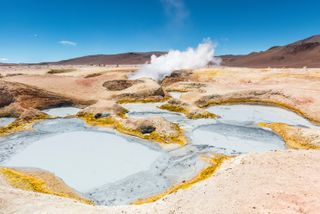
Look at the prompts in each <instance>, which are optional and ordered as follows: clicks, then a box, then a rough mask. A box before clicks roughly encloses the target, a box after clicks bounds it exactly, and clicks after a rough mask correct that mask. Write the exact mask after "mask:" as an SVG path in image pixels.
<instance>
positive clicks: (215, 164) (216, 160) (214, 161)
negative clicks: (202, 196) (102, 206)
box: [133, 155, 230, 205]
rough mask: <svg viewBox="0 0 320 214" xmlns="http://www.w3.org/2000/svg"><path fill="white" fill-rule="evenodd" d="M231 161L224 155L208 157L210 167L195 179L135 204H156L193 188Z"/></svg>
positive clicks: (139, 200)
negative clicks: (175, 193)
mask: <svg viewBox="0 0 320 214" xmlns="http://www.w3.org/2000/svg"><path fill="white" fill-rule="evenodd" d="M229 159H230V157H227V156H223V155H215V156H214V157H210V158H209V157H206V158H205V160H206V161H208V162H209V166H208V167H206V168H205V169H203V170H202V171H201V172H200V173H199V174H198V175H196V176H195V177H194V178H192V179H190V180H187V181H184V182H183V183H181V184H177V185H175V186H173V187H171V188H169V189H168V190H167V191H165V192H162V193H159V194H157V195H154V196H150V197H148V198H142V199H138V200H137V201H135V202H134V203H133V204H136V205H139V204H145V203H151V202H155V201H157V200H159V199H161V198H163V197H165V196H166V195H169V194H172V193H174V192H177V191H178V190H180V189H187V188H189V187H191V186H192V185H194V184H195V183H198V182H200V181H202V180H205V179H207V178H209V177H210V176H212V175H213V174H214V173H215V172H216V171H217V169H218V168H219V167H220V166H221V164H222V163H223V162H224V161H226V160H229Z"/></svg>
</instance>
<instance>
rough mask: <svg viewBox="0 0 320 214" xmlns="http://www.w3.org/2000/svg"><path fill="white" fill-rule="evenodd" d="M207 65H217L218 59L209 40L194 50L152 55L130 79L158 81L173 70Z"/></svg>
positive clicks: (171, 51)
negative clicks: (144, 78)
mask: <svg viewBox="0 0 320 214" xmlns="http://www.w3.org/2000/svg"><path fill="white" fill-rule="evenodd" d="M209 63H212V64H219V63H220V59H219V58H216V57H214V45H213V43H212V42H211V41H210V40H207V41H205V42H203V43H201V44H199V45H198V47H197V48H195V49H193V48H188V49H187V50H186V51H178V50H170V51H169V52H168V53H167V54H165V55H162V56H159V57H157V56H155V55H152V56H151V61H150V64H145V65H143V66H141V67H140V69H139V70H138V71H136V72H135V73H134V74H133V75H132V76H131V77H130V79H138V78H142V77H150V78H152V79H154V80H157V81H159V80H161V79H163V78H164V77H166V76H168V75H170V74H171V73H172V72H173V71H174V70H180V69H196V68H201V67H205V66H206V65H208V64H209Z"/></svg>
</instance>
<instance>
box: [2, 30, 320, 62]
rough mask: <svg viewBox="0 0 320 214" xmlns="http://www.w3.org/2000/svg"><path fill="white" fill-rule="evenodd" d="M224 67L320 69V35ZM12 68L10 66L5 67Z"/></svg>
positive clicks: (125, 56)
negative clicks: (305, 67)
mask: <svg viewBox="0 0 320 214" xmlns="http://www.w3.org/2000/svg"><path fill="white" fill-rule="evenodd" d="M165 53H166V52H130V53H121V54H113V55H92V56H83V57H78V58H73V59H68V60H63V61H59V62H48V63H40V64H58V65H84V64H94V65H97V64H104V65H117V64H119V65H125V64H127V65H130V64H144V63H146V62H149V61H150V57H151V56H152V55H153V54H154V55H156V56H159V55H162V54H165ZM220 57H221V58H222V65H225V66H233V67H253V68H257V67H304V66H307V67H318V68H320V35H316V36H312V37H309V38H307V39H304V40H300V41H297V42H294V43H291V44H289V45H285V46H274V47H272V48H270V49H268V50H266V51H261V52H253V53H250V54H248V55H224V56H220ZM1 65H9V64H1V63H0V66H1Z"/></svg>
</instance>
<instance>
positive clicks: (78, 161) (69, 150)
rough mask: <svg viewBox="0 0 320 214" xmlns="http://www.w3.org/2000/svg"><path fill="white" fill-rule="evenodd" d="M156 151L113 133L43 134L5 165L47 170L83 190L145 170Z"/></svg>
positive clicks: (155, 155)
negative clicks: (46, 135)
mask: <svg viewBox="0 0 320 214" xmlns="http://www.w3.org/2000/svg"><path fill="white" fill-rule="evenodd" d="M61 148H63V149H61ZM160 154H161V153H160V152H157V151H154V150H151V149H149V148H147V147H145V146H143V145H141V144H137V143H130V142H129V141H127V140H126V139H125V138H124V137H121V136H117V135H114V134H110V133H103V132H94V131H74V132H67V133H62V134H57V135H54V136H48V137H43V138H41V139H39V140H37V141H35V142H33V143H32V144H31V145H30V146H28V147H27V148H25V149H24V150H22V151H21V152H19V153H18V154H17V155H15V156H13V157H12V158H11V159H10V160H8V161H7V162H6V163H5V165H6V166H10V167H17V166H28V167H35V168H40V169H45V170H48V171H50V172H53V173H54V174H55V175H57V176H58V177H60V178H62V179H63V180H64V181H65V182H66V183H67V184H68V185H70V186H71V187H73V188H74V189H76V190H78V191H81V192H85V191H88V190H90V189H92V188H94V187H97V186H101V185H103V184H106V183H111V182H115V181H117V180H119V179H122V178H125V177H127V176H128V175H131V174H134V173H136V172H139V171H143V170H147V169H148V168H149V167H150V165H151V163H153V162H154V161H155V160H156V159H157V158H158V157H159V156H160ZM31 157H35V158H31ZM115 164H116V166H115Z"/></svg>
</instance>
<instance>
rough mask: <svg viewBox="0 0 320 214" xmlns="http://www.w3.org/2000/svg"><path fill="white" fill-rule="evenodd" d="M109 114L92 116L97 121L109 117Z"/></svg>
mask: <svg viewBox="0 0 320 214" xmlns="http://www.w3.org/2000/svg"><path fill="white" fill-rule="evenodd" d="M109 116H110V113H97V114H95V115H94V118H95V119H99V118H105V117H109Z"/></svg>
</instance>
